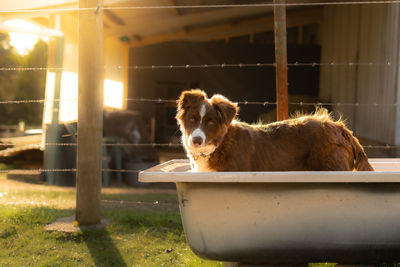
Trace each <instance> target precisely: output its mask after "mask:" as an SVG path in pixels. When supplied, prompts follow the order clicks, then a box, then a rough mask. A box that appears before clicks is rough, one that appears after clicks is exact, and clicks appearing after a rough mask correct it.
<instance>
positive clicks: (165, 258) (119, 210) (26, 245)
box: [0, 174, 224, 266]
mask: <svg viewBox="0 0 400 267" xmlns="http://www.w3.org/2000/svg"><path fill="white" fill-rule="evenodd" d="M74 205H75V190H74V189H73V188H59V187H53V186H46V185H37V184H27V183H23V182H18V181H14V180H8V179H6V177H5V175H4V174H1V175H0V266H224V265H223V264H222V263H220V262H212V261H206V260H203V259H201V258H199V257H197V256H196V255H195V254H194V253H193V252H192V251H191V250H190V248H189V247H188V245H187V243H186V241H185V236H184V233H183V229H182V224H181V220H180V215H179V210H178V203H177V197H176V194H175V193H174V192H173V190H159V191H154V190H146V189H143V190H139V189H138V190H137V189H128V188H125V189H105V190H103V192H102V216H103V217H104V218H107V220H108V223H107V225H106V227H105V228H103V229H100V230H85V231H79V232H76V233H64V232H57V231H46V230H45V226H46V225H47V224H49V223H51V222H53V221H54V219H55V218H58V217H66V216H73V214H74Z"/></svg>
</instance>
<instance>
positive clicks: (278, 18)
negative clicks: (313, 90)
mask: <svg viewBox="0 0 400 267" xmlns="http://www.w3.org/2000/svg"><path fill="white" fill-rule="evenodd" d="M274 3H275V4H278V5H277V6H274V32H275V62H276V68H275V71H276V102H277V105H276V115H277V120H278V121H279V120H286V119H287V118H288V113H289V111H288V86H287V83H288V80H287V51H286V50H287V47H286V6H285V3H286V0H274Z"/></svg>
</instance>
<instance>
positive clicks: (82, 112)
mask: <svg viewBox="0 0 400 267" xmlns="http://www.w3.org/2000/svg"><path fill="white" fill-rule="evenodd" d="M79 8H80V10H79V72H78V79H79V84H78V137H77V142H78V147H77V164H76V166H77V174H76V214H75V216H76V217H75V218H76V220H77V221H78V223H79V225H90V224H97V223H100V194H101V174H102V171H101V168H102V142H103V141H102V138H103V101H104V100H103V98H104V88H103V87H104V80H103V9H102V8H103V0H79Z"/></svg>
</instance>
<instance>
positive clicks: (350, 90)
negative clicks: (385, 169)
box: [320, 4, 400, 144]
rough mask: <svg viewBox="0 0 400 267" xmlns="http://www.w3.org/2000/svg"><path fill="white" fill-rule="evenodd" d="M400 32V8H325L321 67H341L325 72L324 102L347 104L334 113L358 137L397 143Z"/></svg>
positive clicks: (322, 81) (321, 89)
mask: <svg viewBox="0 0 400 267" xmlns="http://www.w3.org/2000/svg"><path fill="white" fill-rule="evenodd" d="M399 31H400V5H399V4H390V5H388V4H379V5H378V4H376V5H362V6H359V5H354V6H329V7H325V9H324V20H323V25H322V31H321V32H322V55H321V62H322V63H327V62H328V63H330V62H333V63H335V64H333V65H331V66H329V65H328V66H322V67H321V80H320V98H321V100H322V101H328V102H333V103H341V105H337V106H334V110H337V111H339V112H340V113H341V114H342V115H343V117H344V118H345V119H346V120H347V125H348V126H349V128H351V129H352V130H354V132H355V133H356V134H357V135H358V136H361V137H365V138H368V139H371V140H375V141H379V142H383V143H387V144H394V143H395V142H396V137H395V132H396V127H397V128H400V126H399V125H398V122H397V121H398V120H399V119H400V117H397V116H398V115H400V112H399V111H400V109H398V108H397V107H396V106H394V105H393V104H395V103H397V101H398V100H397V97H398V91H399V67H398V64H399V50H400V33H399ZM336 63H337V64H339V65H336ZM341 63H357V64H354V65H351V64H350V65H349V64H344V65H341ZM346 103H359V105H358V106H354V105H346ZM371 104H372V105H371ZM375 104H376V105H375ZM396 118H397V119H396ZM398 135H400V132H398ZM397 141H400V138H398V140H397Z"/></svg>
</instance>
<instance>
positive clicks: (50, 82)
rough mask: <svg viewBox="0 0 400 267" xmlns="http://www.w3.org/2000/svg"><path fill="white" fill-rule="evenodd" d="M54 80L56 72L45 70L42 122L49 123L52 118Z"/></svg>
mask: <svg viewBox="0 0 400 267" xmlns="http://www.w3.org/2000/svg"><path fill="white" fill-rule="evenodd" d="M55 81H56V74H55V73H54V72H50V71H48V72H47V77H46V91H45V94H46V100H48V101H45V102H44V123H45V124H50V123H51V121H52V120H53V99H54V87H55Z"/></svg>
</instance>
